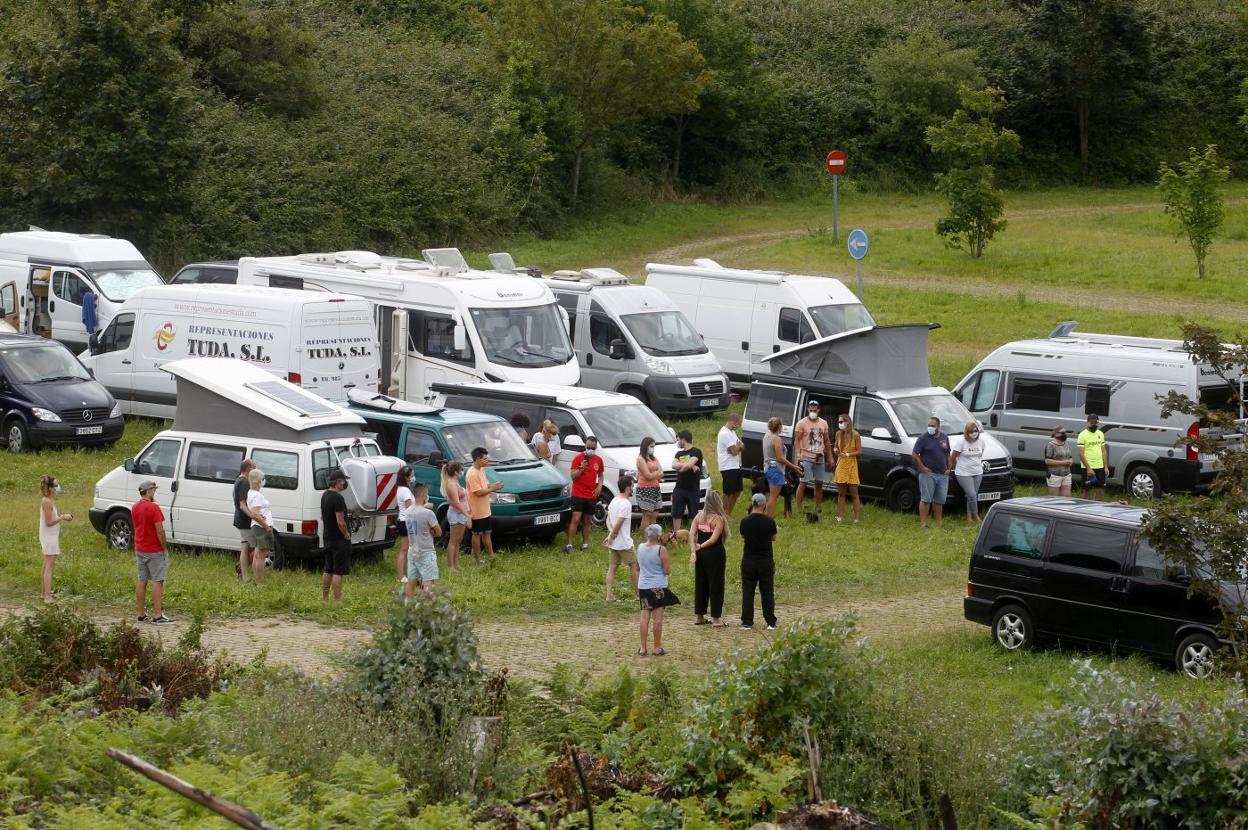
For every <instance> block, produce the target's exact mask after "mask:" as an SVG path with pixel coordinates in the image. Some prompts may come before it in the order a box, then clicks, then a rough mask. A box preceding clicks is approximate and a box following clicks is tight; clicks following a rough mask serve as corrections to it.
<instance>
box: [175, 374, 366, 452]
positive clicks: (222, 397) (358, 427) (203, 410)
mask: <svg viewBox="0 0 1248 830" xmlns="http://www.w3.org/2000/svg"><path fill="white" fill-rule="evenodd" d="M161 368H162V369H164V370H165V371H166V372H168V373H169V374H171V375H173V376H174V377H175V378H177V382H178V395H177V401H178V403H177V410H176V412H175V414H174V417H173V428H174V429H178V430H186V431H188V432H207V433H213V434H216V435H246V436H249V437H252V438H262V439H266V440H271V441H295V442H305V441H315V440H320V439H325V438H344V437H345V438H357V437H362V436H363V434H364V431H363V428H364V419H363V418H361V417H360V416H359V415H356V414H355V413H353V412H348V411H346V410H345V409H343V408H342V407H340V406H337V405H336V404H332V403H330V402H329V401H327V400H325V399H324V398H320V397H317V396H316V395H313V394H312V393H311V392H308V391H306V390H304V389H300V388H299V387H298V386H295V385H294V384H293V383H287V382H286V381H284V380H282V379H281V378H279V377H277V376H276V375H273V374H270V373H269V372H267V371H265V370H264V369H261V368H260V367H259V366H253V365H252V364H250V363H246V362H244V361H242V360H233V359H229V358H220V357H190V358H187V359H185V360H175V361H171V362H169V363H166V364H165V365H164V366H162V367H161Z"/></svg>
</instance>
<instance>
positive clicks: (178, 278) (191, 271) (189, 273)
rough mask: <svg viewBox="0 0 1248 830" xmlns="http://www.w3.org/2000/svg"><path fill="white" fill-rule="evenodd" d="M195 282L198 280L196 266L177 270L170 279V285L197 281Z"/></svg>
mask: <svg viewBox="0 0 1248 830" xmlns="http://www.w3.org/2000/svg"><path fill="white" fill-rule="evenodd" d="M197 282H199V269H198V268H183V269H182V270H181V271H179V272H178V273H177V274H175V275H174V277H173V279H172V280H171V281H170V284H171V285H188V284H191V283H197Z"/></svg>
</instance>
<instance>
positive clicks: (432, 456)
mask: <svg viewBox="0 0 1248 830" xmlns="http://www.w3.org/2000/svg"><path fill="white" fill-rule="evenodd" d="M425 463H426V464H428V465H429V466H430V467H441V466H442V465H443V464H445V463H446V456H444V455H443V454H442V451H441V450H434V451H433V452H431V453H429V458H428V459H426V461H425Z"/></svg>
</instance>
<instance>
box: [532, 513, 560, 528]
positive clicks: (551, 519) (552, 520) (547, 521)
mask: <svg viewBox="0 0 1248 830" xmlns="http://www.w3.org/2000/svg"><path fill="white" fill-rule="evenodd" d="M533 524H535V525H557V524H559V514H558V513H551V514H550V515H547V516H534V517H533Z"/></svg>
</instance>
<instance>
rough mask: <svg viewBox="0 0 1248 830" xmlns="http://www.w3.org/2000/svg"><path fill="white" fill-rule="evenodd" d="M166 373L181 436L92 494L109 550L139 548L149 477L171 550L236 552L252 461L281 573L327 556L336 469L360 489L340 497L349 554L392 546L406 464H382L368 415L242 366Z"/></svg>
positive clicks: (157, 445) (157, 444)
mask: <svg viewBox="0 0 1248 830" xmlns="http://www.w3.org/2000/svg"><path fill="white" fill-rule="evenodd" d="M163 368H164V370H165V371H166V372H169V373H170V374H172V375H173V376H174V377H176V378H177V386H178V388H177V397H178V408H177V413H176V414H175V416H174V420H173V427H172V428H171V429H166V430H163V431H161V432H159V433H157V434H156V437H155V438H153V439H152V440H151V441H150V442H148V444H147V446H146V447H144V448H143V449H142V450H140V451H139V454H138V455H137V456H135V457H134V458H127V459H126V461H125V463H124V464H123V465H122V466H120V467H117V468H116V469H114V470H112V471H111V472H109V473H108V474H106V475H105V476H104V477H103V478H101V479H100V480H99V481H98V482H97V483H96V485H95V500H94V503H93V505H92V507H91V509H90V513H89V516H90V519H91V525H92V526H93V527H94V528H95V529H96V530H97V531H99V532H100V533H102V534H104V537H105V538H106V539H107V540H108V544H109V545H110V546H111V547H113V548H117V549H126V548H129V547H131V546H132V545H133V543H134V526H133V523H132V522H131V520H130V505H132V504H133V503H134V501H135V499H136V497H137V495H138V489H137V488H138V485H139V482H141V481H148V480H150V481H154V482H156V484H157V486H158V489H157V491H156V501H157V503H158V504H159V505H160V506H161V508H162V510H163V511H164V514H165V534H166V536H167V537H168V539H169V541H170V542H171V543H173V544H176V545H193V546H198V547H209V548H224V549H235V548H237V547H238V531H237V530H235V529H234V526H233V521H232V520H233V516H234V505H233V487H234V480H235V479H236V478H237V477H238V472H239V465H240V464H241V463H242V461H243V459H244V458H250V459H251V460H252V461H254V462H255V463H256V466H257V467H259V468H260V469H261V470H262V471H263V473H264V478H265V481H266V483H265V495H266V496H267V497H268V499H269V504H270V506H271V507H272V509H273V529H274V540H275V547H274V550H273V552H272V556H273V562H274V564H275V565H276V566H277V567H281V566H282V565H283V564H285V563H286V562H287V561H290V560H295V559H305V558H309V557H314V556H318V555H320V554H321V553H322V552H323V548H322V546H321V540H322V538H323V537H322V532H323V528H322V527H321V526H320V518H321V510H320V504H321V495H322V493H324V491H325V489H326V487H327V486H328V483H329V474H330V473H331V472H333V471H334V470H337V469H339V468H343V469H350V470H351V471H350V472H349V473H348V475H350V477H351V479H352V480H353V481H352V482H350V484H352V485H353V486H352V489H351V491H350V493H348V494H344V497H347V498H348V508H349V514H348V517H347V526H348V528H349V529H350V531H351V546H352V552H353V553H355V554H361V553H369V552H373V551H378V550H383V549H385V548H388V547H390V546H392V545H393V544H394V540H395V538H397V535H398V531H397V528H396V525H395V517H396V515H397V504H396V502H395V495H396V494H395V488H396V486H397V481H396V479H397V473H398V470H399V468H400V467H401V466H402V464H403V462H402V460H400V459H398V458H391V457H387V456H383V455H382V452H381V448H380V447H379V446H378V445H377V442H376V441H374V440H373V439H372V438H370V437H368V436H367V435H366V434H365V433H364V427H365V424H364V419H363V418H361V417H360V416H359V415H356V414H354V413H351V412H347V411H346V410H344V409H343V408H342V407H340V406H338V405H336V404H333V403H330V402H329V401H326V400H324V399H323V398H319V397H317V396H315V395H313V394H311V393H310V392H307V391H306V390H303V389H300V388H299V387H298V386H295V385H294V384H292V383H288V382H287V381H285V380H282V379H280V378H277V377H274V376H273V375H271V374H269V373H268V372H267V371H265V370H264V369H262V368H260V367H258V366H254V365H251V364H248V363H244V362H243V361H241V360H231V359H218V358H210V357H195V358H187V359H186V360H178V361H174V362H172V363H166V364H165V365H164V367H163ZM366 468H367V469H366ZM357 477H358V478H360V480H361V481H360V482H356V481H354V480H355V479H356V478H357ZM365 480H367V481H375V482H377V485H376V486H377V490H376V492H372V493H369V492H360V491H358V487H356V486H354V485H358V484H359V483H362V482H363V481H365ZM383 488H384V489H383Z"/></svg>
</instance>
